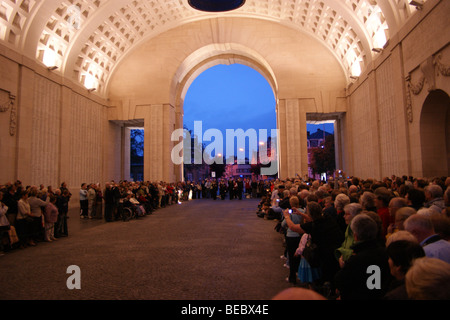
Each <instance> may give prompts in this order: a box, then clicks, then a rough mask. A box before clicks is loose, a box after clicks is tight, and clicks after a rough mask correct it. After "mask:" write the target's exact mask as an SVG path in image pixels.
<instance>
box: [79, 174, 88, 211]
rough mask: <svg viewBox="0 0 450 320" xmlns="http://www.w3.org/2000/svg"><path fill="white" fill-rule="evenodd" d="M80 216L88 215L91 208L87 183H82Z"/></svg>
mask: <svg viewBox="0 0 450 320" xmlns="http://www.w3.org/2000/svg"><path fill="white" fill-rule="evenodd" d="M79 193H80V218H81V219H84V218H86V217H87V216H88V210H89V201H88V197H87V195H88V193H87V185H86V183H83V184H81V189H80V192H79Z"/></svg>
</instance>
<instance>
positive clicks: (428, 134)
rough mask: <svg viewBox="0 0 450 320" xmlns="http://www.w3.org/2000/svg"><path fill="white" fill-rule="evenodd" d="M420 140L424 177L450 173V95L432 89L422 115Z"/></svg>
mask: <svg viewBox="0 0 450 320" xmlns="http://www.w3.org/2000/svg"><path fill="white" fill-rule="evenodd" d="M420 140H421V141H420V142H421V147H422V172H423V176H424V177H436V176H449V175H450V97H449V96H448V94H447V93H446V92H444V91H442V90H434V91H431V92H430V93H429V94H428V96H427V98H426V99H425V102H424V104H423V107H422V113H421V116H420Z"/></svg>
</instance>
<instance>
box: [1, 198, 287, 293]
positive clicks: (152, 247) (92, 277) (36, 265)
mask: <svg viewBox="0 0 450 320" xmlns="http://www.w3.org/2000/svg"><path fill="white" fill-rule="evenodd" d="M257 203H258V202H257V200H252V199H245V200H242V201H239V200H232V201H231V200H224V201H222V200H217V201H213V200H194V201H191V202H188V203H183V204H181V205H173V206H169V207H167V208H163V209H160V210H157V211H156V212H155V213H154V214H152V215H150V216H146V217H143V218H140V219H138V220H132V221H130V222H121V221H120V222H112V223H105V222H103V221H101V220H81V219H79V218H78V214H77V211H78V210H77V209H76V208H73V209H71V211H70V215H69V216H70V219H69V228H70V229H69V232H70V236H69V237H67V238H61V239H58V241H55V242H52V243H39V244H38V245H37V246H36V247H30V248H26V249H22V250H14V251H12V252H10V253H7V254H5V255H4V256H1V257H0V283H1V285H0V299H2V300H4V299H9V300H23V299H27V300H28V299H40V300H50V299H51V300H54V299H56V300H58V299H61V300H88V299H94V300H117V299H124V300H269V299H271V298H272V297H273V296H274V295H275V294H277V293H279V292H280V291H282V290H283V289H285V288H288V287H289V285H288V284H287V283H286V282H285V280H284V279H285V277H286V276H287V270H286V269H285V268H283V266H282V265H283V262H282V260H280V258H279V257H280V255H281V254H282V252H283V247H282V238H281V236H280V235H279V234H277V233H276V232H275V231H274V229H273V228H274V226H275V222H274V221H268V220H263V219H260V218H258V217H256V214H255V210H256V207H257ZM71 265H77V266H79V268H80V271H81V277H80V280H81V281H80V283H81V289H79V290H77V289H74V290H69V289H68V288H67V285H66V281H67V279H68V278H69V276H71V274H67V268H68V267H69V266H71Z"/></svg>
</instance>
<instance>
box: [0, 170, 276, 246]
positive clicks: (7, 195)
mask: <svg viewBox="0 0 450 320" xmlns="http://www.w3.org/2000/svg"><path fill="white" fill-rule="evenodd" d="M268 187H269V185H268V184H266V182H263V181H254V182H251V181H250V180H248V179H240V178H239V179H222V178H221V179H204V180H201V181H198V182H193V181H186V182H178V183H166V182H164V181H156V182H149V181H147V182H134V181H119V182H114V181H110V182H108V183H106V184H105V187H104V188H103V187H102V186H101V185H100V184H98V183H82V185H81V187H80V189H79V207H80V218H81V219H104V221H106V222H112V221H122V220H125V216H124V214H123V212H124V209H125V208H129V209H130V210H132V211H133V212H134V213H135V215H134V216H137V217H139V216H144V215H149V214H152V213H153V212H154V211H155V210H157V209H158V208H164V207H166V206H169V205H172V204H176V203H181V202H182V201H189V200H192V199H202V198H203V199H214V200H217V199H222V200H225V198H229V199H230V200H233V199H241V200H242V198H243V197H246V196H247V197H250V196H251V194H253V197H258V196H261V194H263V193H264V192H265V190H268V189H267V188H268ZM264 188H265V189H264ZM263 189H264V190H263ZM71 198H72V194H71V192H70V191H69V189H68V188H67V184H66V183H65V182H63V183H61V185H60V186H59V187H58V188H56V189H54V188H53V187H52V186H47V187H45V186H44V185H42V184H41V185H40V186H39V187H38V186H23V185H22V182H21V181H20V180H17V181H15V182H7V183H5V184H4V185H0V237H1V241H0V253H1V252H5V251H9V250H11V249H14V248H26V247H28V246H36V245H37V244H38V243H39V242H43V241H45V242H52V241H56V240H57V239H58V238H60V237H67V236H68V235H69V230H68V224H67V219H68V211H69V203H70V200H71ZM127 218H128V217H127Z"/></svg>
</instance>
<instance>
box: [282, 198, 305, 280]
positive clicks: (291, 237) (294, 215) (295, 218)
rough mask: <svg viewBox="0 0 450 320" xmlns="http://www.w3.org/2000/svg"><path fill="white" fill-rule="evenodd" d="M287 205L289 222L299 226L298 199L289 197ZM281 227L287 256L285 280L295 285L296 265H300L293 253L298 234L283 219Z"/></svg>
mask: <svg viewBox="0 0 450 320" xmlns="http://www.w3.org/2000/svg"><path fill="white" fill-rule="evenodd" d="M289 204H290V207H291V209H286V211H288V212H289V217H290V219H291V221H292V222H293V223H294V224H301V223H302V221H303V218H302V216H301V215H299V214H298V213H299V211H300V209H299V200H298V197H296V196H294V197H290V198H289ZM281 226H282V227H283V228H286V229H287V231H286V250H287V255H288V261H289V277H288V278H286V281H288V282H289V283H292V284H295V283H297V270H298V265H299V263H300V256H296V255H295V251H296V250H297V248H298V245H299V243H300V237H301V235H300V233H298V232H295V231H292V230H291V229H290V228H288V225H287V221H286V219H284V220H283V221H282V223H281Z"/></svg>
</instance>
